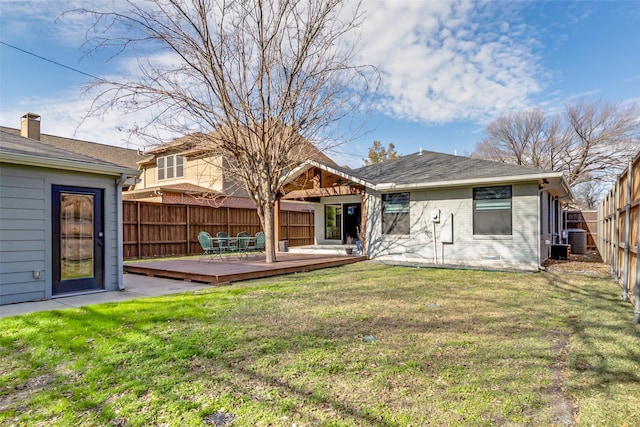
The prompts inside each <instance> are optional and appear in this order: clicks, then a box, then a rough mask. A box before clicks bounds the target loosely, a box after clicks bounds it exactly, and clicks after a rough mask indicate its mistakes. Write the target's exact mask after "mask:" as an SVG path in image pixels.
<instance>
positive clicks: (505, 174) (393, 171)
mask: <svg viewBox="0 0 640 427" xmlns="http://www.w3.org/2000/svg"><path fill="white" fill-rule="evenodd" d="M312 167H319V168H321V169H323V170H325V171H327V172H330V173H333V174H335V175H338V176H340V177H342V178H345V179H348V180H350V181H353V182H355V183H357V184H360V185H363V186H365V187H367V188H370V189H373V190H377V191H390V190H393V191H401V190H410V189H426V188H442V187H450V186H466V185H488V184H496V183H501V182H526V181H529V182H530V181H539V182H543V181H544V180H547V181H549V182H551V183H553V184H557V185H558V187H559V191H555V192H556V193H557V194H558V195H559V196H561V197H572V196H571V191H570V189H569V185H568V183H567V181H566V179H565V178H564V174H563V173H562V172H555V171H551V170H545V169H538V168H534V167H530V166H521V165H512V164H507V163H500V162H494V161H490V160H483V159H474V158H469V157H462V156H454V155H450V154H443V153H436V152H433V151H421V152H419V153H414V154H409V155H406V156H400V157H397V158H394V159H391V160H386V161H384V162H382V163H375V164H372V165H367V166H363V167H361V168H358V169H353V170H351V169H347V168H341V167H336V166H329V165H325V164H322V163H321V162H314V161H307V162H305V163H304V164H302V165H301V166H300V167H298V168H296V169H295V170H294V171H292V172H291V174H289V176H288V177H287V179H286V181H285V182H292V181H293V180H295V179H296V178H297V177H298V176H300V175H301V174H302V173H304V172H305V171H307V170H309V169H310V168H312ZM560 187H561V189H560Z"/></svg>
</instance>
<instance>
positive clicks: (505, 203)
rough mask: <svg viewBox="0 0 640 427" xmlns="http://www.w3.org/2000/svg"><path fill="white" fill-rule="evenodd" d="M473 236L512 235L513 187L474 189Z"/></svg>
mask: <svg viewBox="0 0 640 427" xmlns="http://www.w3.org/2000/svg"><path fill="white" fill-rule="evenodd" d="M473 234H474V235H480V236H482V235H503V236H510V235H511V186H510V185H502V186H496V187H479V188H474V189H473Z"/></svg>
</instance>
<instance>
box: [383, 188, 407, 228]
mask: <svg viewBox="0 0 640 427" xmlns="http://www.w3.org/2000/svg"><path fill="white" fill-rule="evenodd" d="M409 211H410V208H409V193H392V194H383V195H382V234H407V235H408V234H409V233H410V228H411V223H410V220H409Z"/></svg>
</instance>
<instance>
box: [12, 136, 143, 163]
mask: <svg viewBox="0 0 640 427" xmlns="http://www.w3.org/2000/svg"><path fill="white" fill-rule="evenodd" d="M0 131H2V132H6V133H9V134H12V135H16V136H20V130H19V129H14V128H10V127H5V126H0ZM39 142H40V143H41V144H44V145H49V146H51V147H55V148H59V149H62V150H65V151H67V152H72V153H77V154H81V155H85V156H89V157H93V158H96V159H101V160H104V161H106V162H109V163H112V164H115V165H119V166H123V167H126V168H131V169H137V168H138V165H137V163H138V162H139V161H140V160H142V159H144V158H145V156H144V154H142V153H141V152H139V151H138V150H132V149H130V148H123V147H116V146H113V145H106V144H99V143H97V142H90V141H82V140H79V139H73V138H64V137H61V136H55V135H47V134H44V133H43V134H40V140H39Z"/></svg>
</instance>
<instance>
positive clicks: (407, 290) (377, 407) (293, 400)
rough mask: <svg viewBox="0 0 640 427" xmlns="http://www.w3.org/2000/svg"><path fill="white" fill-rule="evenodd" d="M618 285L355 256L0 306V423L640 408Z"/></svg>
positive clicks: (505, 420) (449, 418) (637, 367)
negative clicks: (138, 295) (124, 297)
mask: <svg viewBox="0 0 640 427" xmlns="http://www.w3.org/2000/svg"><path fill="white" fill-rule="evenodd" d="M618 293H619V292H618V288H617V286H616V285H615V284H614V283H613V282H611V281H610V280H609V279H607V278H598V277H589V276H579V275H559V274H548V273H545V274H518V273H496V272H481V271H469V270H459V271H453V270H438V269H413V268H407V267H386V266H381V265H374V264H369V263H359V264H354V265H350V266H345V267H339V268H334V269H327V270H321V271H316V272H312V273H304V274H296V275H289V276H282V277H276V278H270V279H263V280H256V281H251V282H244V283H238V284H234V285H232V286H228V287H221V288H211V289H207V290H204V291H199V292H194V293H190V294H181V295H172V296H166V297H161V298H148V299H139V300H132V301H129V302H122V303H118V304H104V305H95V306H89V307H84V308H81V309H69V310H59V311H51V312H41V313H33V314H29V315H24V316H17V317H10V318H4V319H0V330H2V334H1V335H0V425H29V426H31V425H73V426H78V425H79V426H90V425H91V426H93V425H116V426H147V425H167V426H183V425H189V426H197V425H215V426H222V425H233V426H254V425H255V426H267V425H272V426H291V425H294V424H295V425H296V426H311V425H313V426H317V425H322V426H369V425H378V426H409V425H413V426H418V425H433V426H439V425H442V426H450V425H451V426H455V425H553V424H563V425H567V424H571V423H572V424H575V425H584V426H591V425H612V426H613V425H617V426H633V425H640V412H639V411H640V409H639V407H638V405H637V397H638V396H640V362H639V361H640V328H638V326H634V325H632V316H633V309H632V307H631V306H630V305H629V303H623V302H621V301H620V300H619V295H618ZM365 338H366V339H365ZM232 420H233V422H231V421H232Z"/></svg>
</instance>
